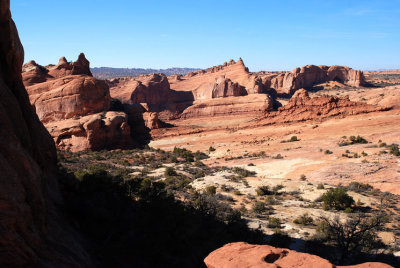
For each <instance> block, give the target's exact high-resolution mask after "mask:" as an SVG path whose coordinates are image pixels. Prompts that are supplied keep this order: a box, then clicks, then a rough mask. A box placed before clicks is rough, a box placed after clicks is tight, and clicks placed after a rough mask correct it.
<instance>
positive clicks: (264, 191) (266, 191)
mask: <svg viewBox="0 0 400 268" xmlns="http://www.w3.org/2000/svg"><path fill="white" fill-rule="evenodd" d="M256 193H257V195H258V196H264V195H272V194H273V193H272V191H271V190H270V188H269V186H268V185H263V186H259V187H258V188H257V190H256Z"/></svg>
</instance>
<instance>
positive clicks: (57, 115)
mask: <svg viewBox="0 0 400 268" xmlns="http://www.w3.org/2000/svg"><path fill="white" fill-rule="evenodd" d="M27 89H28V93H29V99H30V101H31V104H32V105H33V106H34V108H35V110H36V113H37V115H38V116H39V119H40V120H41V121H42V122H43V123H48V122H51V121H58V120H64V119H69V118H76V117H80V116H86V115H89V114H95V113H100V112H102V111H107V110H108V108H109V107H110V99H111V97H110V92H109V89H108V86H107V84H106V83H105V82H104V81H101V80H97V79H95V78H93V77H91V76H86V75H68V76H65V77H63V78H62V79H54V80H50V81H47V82H44V83H39V84H36V85H33V86H30V87H27Z"/></svg>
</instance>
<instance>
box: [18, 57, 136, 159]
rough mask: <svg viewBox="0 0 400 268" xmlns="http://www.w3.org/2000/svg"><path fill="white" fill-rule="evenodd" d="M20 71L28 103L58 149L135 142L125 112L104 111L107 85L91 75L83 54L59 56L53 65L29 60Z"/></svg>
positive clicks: (120, 145) (107, 104)
mask: <svg viewBox="0 0 400 268" xmlns="http://www.w3.org/2000/svg"><path fill="white" fill-rule="evenodd" d="M23 71H24V72H23V74H22V76H23V78H24V83H25V85H26V88H27V91H28V94H29V98H30V102H31V104H32V106H33V107H34V109H35V111H36V113H37V115H38V116H39V119H40V120H41V121H42V122H43V123H44V124H45V126H46V128H47V129H48V131H49V132H50V134H51V135H52V137H53V139H54V141H55V142H56V145H57V146H58V147H59V148H60V149H68V150H71V151H79V150H85V149H92V150H101V149H115V148H130V147H132V146H134V145H135V144H136V142H135V141H134V140H133V138H132V136H133V135H131V134H132V133H131V130H130V125H129V124H128V121H129V120H128V116H127V114H125V113H123V112H120V113H119V114H118V115H116V114H114V113H109V112H107V111H108V110H109V108H110V100H111V96H110V91H109V87H108V85H107V84H106V83H105V82H104V81H102V80H97V79H95V78H94V77H92V74H91V72H90V68H89V61H88V60H87V59H86V58H85V56H84V54H83V53H81V54H80V55H79V57H78V60H77V61H75V62H68V61H67V60H66V59H65V58H64V57H62V58H61V59H60V61H59V63H58V64H57V65H55V66H48V67H43V66H40V65H38V64H36V63H35V62H33V61H31V62H29V63H27V64H25V65H24V68H23Z"/></svg>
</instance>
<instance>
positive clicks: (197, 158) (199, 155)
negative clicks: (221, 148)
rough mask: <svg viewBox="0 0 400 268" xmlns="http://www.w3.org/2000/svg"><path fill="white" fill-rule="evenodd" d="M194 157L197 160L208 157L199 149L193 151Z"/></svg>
mask: <svg viewBox="0 0 400 268" xmlns="http://www.w3.org/2000/svg"><path fill="white" fill-rule="evenodd" d="M194 157H195V158H196V160H197V161H198V160H203V159H207V158H209V157H208V155H206V154H205V153H203V152H200V151H197V152H195V153H194Z"/></svg>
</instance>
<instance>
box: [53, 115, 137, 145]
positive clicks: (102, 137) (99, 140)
mask: <svg viewBox="0 0 400 268" xmlns="http://www.w3.org/2000/svg"><path fill="white" fill-rule="evenodd" d="M46 127H47V129H48V130H49V131H50V134H51V135H52V136H53V137H54V140H55V142H56V145H57V147H58V148H60V149H62V150H69V151H82V150H86V149H91V150H103V149H115V148H130V147H132V146H134V145H135V143H134V142H133V140H132V139H131V136H130V126H129V124H128V116H127V115H126V114H125V113H124V112H104V113H97V114H91V115H87V116H83V117H79V118H77V119H73V118H71V119H67V120H60V121H54V122H49V123H47V124H46Z"/></svg>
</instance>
